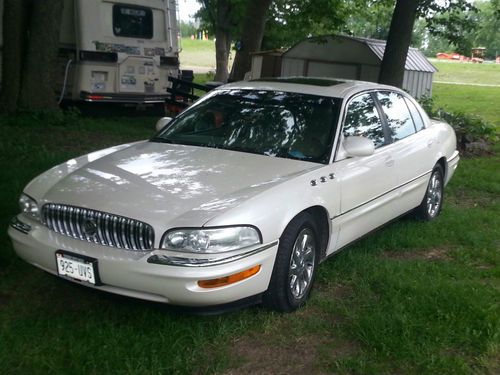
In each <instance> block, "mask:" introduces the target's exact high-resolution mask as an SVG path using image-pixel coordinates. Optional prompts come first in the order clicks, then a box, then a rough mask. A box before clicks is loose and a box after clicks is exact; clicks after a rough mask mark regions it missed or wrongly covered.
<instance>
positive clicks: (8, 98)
mask: <svg viewBox="0 0 500 375" xmlns="http://www.w3.org/2000/svg"><path fill="white" fill-rule="evenodd" d="M27 15H28V12H27V2H26V0H5V1H4V13H3V52H2V60H3V61H2V93H1V95H0V111H2V112H15V111H16V110H17V103H18V99H19V91H20V88H21V73H22V69H23V63H24V47H25V42H26V26H27V18H28V17H27Z"/></svg>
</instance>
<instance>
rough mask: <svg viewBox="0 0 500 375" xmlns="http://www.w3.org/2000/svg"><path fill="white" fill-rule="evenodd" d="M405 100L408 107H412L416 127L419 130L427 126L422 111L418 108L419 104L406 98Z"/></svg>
mask: <svg viewBox="0 0 500 375" xmlns="http://www.w3.org/2000/svg"><path fill="white" fill-rule="evenodd" d="M405 102H406V104H407V105H408V108H409V109H410V113H411V117H412V118H413V123H414V124H415V128H416V129H417V131H418V132H419V131H420V130H422V129H423V128H424V127H425V126H424V120H422V115H421V114H420V111H419V110H418V108H417V106H416V105H415V104H413V102H412V101H411V100H408V98H405Z"/></svg>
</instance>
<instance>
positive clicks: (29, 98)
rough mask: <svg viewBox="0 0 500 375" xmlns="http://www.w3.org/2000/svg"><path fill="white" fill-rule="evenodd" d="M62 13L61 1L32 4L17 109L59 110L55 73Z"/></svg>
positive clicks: (56, 70) (36, 0)
mask: <svg viewBox="0 0 500 375" xmlns="http://www.w3.org/2000/svg"><path fill="white" fill-rule="evenodd" d="M62 9H63V0H44V1H39V0H34V1H32V12H31V18H30V28H29V29H30V39H29V44H28V48H27V51H26V63H25V64H24V69H23V79H22V86H21V94H20V98H19V107H20V108H23V109H30V110H41V109H56V108H58V103H57V99H56V95H55V92H54V81H55V78H56V74H57V72H58V65H57V55H58V50H59V32H60V25H61V18H62Z"/></svg>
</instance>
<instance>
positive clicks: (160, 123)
mask: <svg viewBox="0 0 500 375" xmlns="http://www.w3.org/2000/svg"><path fill="white" fill-rule="evenodd" d="M170 121H172V117H162V118H161V119H159V120H158V121H157V122H156V131H157V132H159V131H160V130H162V129H163V128H164V127H165V126H167V125H168V124H169V123H170Z"/></svg>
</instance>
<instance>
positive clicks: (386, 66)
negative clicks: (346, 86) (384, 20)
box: [378, 0, 418, 87]
mask: <svg viewBox="0 0 500 375" xmlns="http://www.w3.org/2000/svg"><path fill="white" fill-rule="evenodd" d="M417 6H418V0H397V3H396V7H395V8H394V13H393V15H392V21H391V28H390V29H389V36H388V38H387V44H386V46H385V52H384V58H383V60H382V65H381V66H380V75H379V79H378V81H379V83H384V84H387V85H392V86H396V87H401V86H402V85H403V78H404V73H405V63H406V56H407V55H408V49H409V48H410V42H411V35H412V32H413V24H414V23H415V18H416V16H417Z"/></svg>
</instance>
